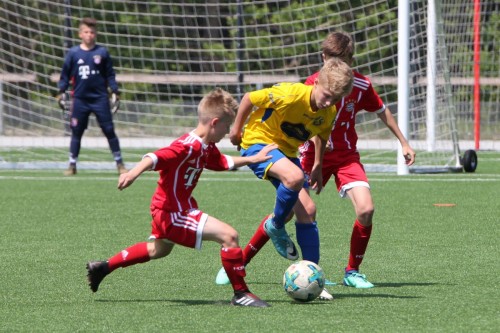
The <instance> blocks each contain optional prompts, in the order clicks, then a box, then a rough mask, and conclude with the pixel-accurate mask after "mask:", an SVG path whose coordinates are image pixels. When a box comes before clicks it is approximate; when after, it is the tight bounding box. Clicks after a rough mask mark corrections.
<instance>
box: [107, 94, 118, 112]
mask: <svg viewBox="0 0 500 333" xmlns="http://www.w3.org/2000/svg"><path fill="white" fill-rule="evenodd" d="M109 104H110V107H111V112H112V113H113V114H115V113H117V112H118V109H119V108H120V95H118V94H117V93H112V94H111V98H110V99H109Z"/></svg>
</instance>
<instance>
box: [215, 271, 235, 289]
mask: <svg viewBox="0 0 500 333" xmlns="http://www.w3.org/2000/svg"><path fill="white" fill-rule="evenodd" d="M230 283H231V282H230V281H229V278H228V276H227V273H226V270H225V269H224V267H222V268H221V269H220V270H219V273H217V276H216V277H215V284H218V285H225V284H230Z"/></svg>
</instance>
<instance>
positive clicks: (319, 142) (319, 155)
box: [310, 135, 326, 194]
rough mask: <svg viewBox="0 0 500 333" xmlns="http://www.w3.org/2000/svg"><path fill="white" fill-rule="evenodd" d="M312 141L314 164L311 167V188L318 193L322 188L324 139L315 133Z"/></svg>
mask: <svg viewBox="0 0 500 333" xmlns="http://www.w3.org/2000/svg"><path fill="white" fill-rule="evenodd" d="M312 141H313V143H314V164H313V167H312V169H311V178H310V182H311V188H312V189H313V190H315V191H316V194H320V192H321V190H322V189H323V173H322V169H323V156H324V155H325V149H326V140H324V139H323V138H321V137H320V136H319V135H316V136H315V137H313V138H312Z"/></svg>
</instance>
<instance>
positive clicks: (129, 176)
mask: <svg viewBox="0 0 500 333" xmlns="http://www.w3.org/2000/svg"><path fill="white" fill-rule="evenodd" d="M153 164H154V163H153V159H152V158H151V157H149V156H145V157H144V158H143V159H142V161H140V162H139V163H137V165H136V166H135V167H133V168H132V169H130V170H129V171H128V172H125V173H122V174H121V175H120V178H119V179H118V189H119V190H120V191H121V190H123V189H126V188H127V187H129V186H130V185H132V183H133V182H134V181H135V180H136V179H137V177H139V176H140V175H141V174H142V173H143V172H144V171H146V170H151V168H152V167H153Z"/></svg>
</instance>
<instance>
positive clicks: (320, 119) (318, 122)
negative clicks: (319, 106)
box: [313, 117, 325, 126]
mask: <svg viewBox="0 0 500 333" xmlns="http://www.w3.org/2000/svg"><path fill="white" fill-rule="evenodd" d="M324 122H325V119H324V118H323V117H318V118H314V120H313V125H314V126H320V125H321V124H323V123H324Z"/></svg>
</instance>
